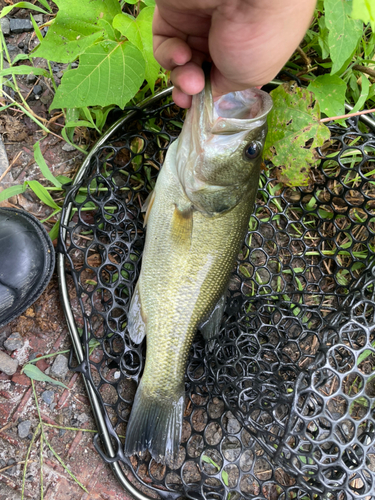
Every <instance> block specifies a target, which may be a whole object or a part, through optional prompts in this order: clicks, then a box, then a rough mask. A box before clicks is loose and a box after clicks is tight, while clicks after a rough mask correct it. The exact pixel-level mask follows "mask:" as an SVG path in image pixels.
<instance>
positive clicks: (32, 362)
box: [28, 349, 70, 364]
mask: <svg viewBox="0 0 375 500" xmlns="http://www.w3.org/2000/svg"><path fill="white" fill-rule="evenodd" d="M67 352H70V349H66V350H65V351H57V352H52V353H50V354H45V355H44V356H38V357H37V358H34V359H31V360H30V361H28V364H35V363H37V362H38V361H40V360H41V359H48V358H53V357H54V356H58V355H59V354H66V353H67Z"/></svg>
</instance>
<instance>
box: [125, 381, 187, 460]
mask: <svg viewBox="0 0 375 500" xmlns="http://www.w3.org/2000/svg"><path fill="white" fill-rule="evenodd" d="M184 396H185V394H184V393H181V394H180V396H179V397H178V396H177V397H176V398H175V399H173V398H172V397H169V398H161V397H160V395H155V396H150V395H149V394H147V393H146V392H145V391H144V390H142V382H141V383H140V385H139V387H138V390H137V392H136V395H135V399H134V403H133V408H132V411H131V414H130V419H129V423H128V425H127V428H126V440H125V455H127V456H129V455H135V454H137V453H142V452H144V451H146V450H147V449H148V450H149V452H150V453H151V456H152V458H153V459H154V460H155V461H156V462H158V463H162V464H167V465H173V463H175V462H176V461H177V458H178V451H179V445H180V441H181V431H182V417H183V412H184V399H185V397H184Z"/></svg>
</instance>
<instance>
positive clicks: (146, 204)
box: [142, 190, 155, 227]
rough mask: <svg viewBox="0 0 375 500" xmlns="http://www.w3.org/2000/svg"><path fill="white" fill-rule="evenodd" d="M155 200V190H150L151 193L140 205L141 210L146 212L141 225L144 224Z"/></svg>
mask: <svg viewBox="0 0 375 500" xmlns="http://www.w3.org/2000/svg"><path fill="white" fill-rule="evenodd" d="M154 201H155V190H154V191H151V193H150V194H149V195H148V196H147V198H146V201H145V202H144V204H143V205H142V212H146V214H145V220H144V221H143V227H145V226H146V224H147V221H148V218H149V217H150V213H151V209H152V205H153V204H154Z"/></svg>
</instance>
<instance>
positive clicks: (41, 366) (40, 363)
mask: <svg viewBox="0 0 375 500" xmlns="http://www.w3.org/2000/svg"><path fill="white" fill-rule="evenodd" d="M36 366H37V367H38V368H39V370H42V372H44V371H46V370H47V368H48V367H49V364H48V363H47V362H46V360H45V359H41V360H40V361H37V362H36Z"/></svg>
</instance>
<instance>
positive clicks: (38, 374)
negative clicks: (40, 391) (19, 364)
mask: <svg viewBox="0 0 375 500" xmlns="http://www.w3.org/2000/svg"><path fill="white" fill-rule="evenodd" d="M22 372H23V373H24V374H25V375H26V376H27V377H29V378H31V379H32V380H38V381H39V382H48V383H49V384H55V385H59V386H60V387H64V388H65V389H69V387H67V386H66V385H65V384H63V383H62V382H60V381H59V380H55V379H54V378H51V377H49V376H48V375H46V374H45V373H43V372H42V370H39V368H38V367H37V366H35V365H32V364H30V363H28V364H27V365H25V366H24V367H23V369H22Z"/></svg>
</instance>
